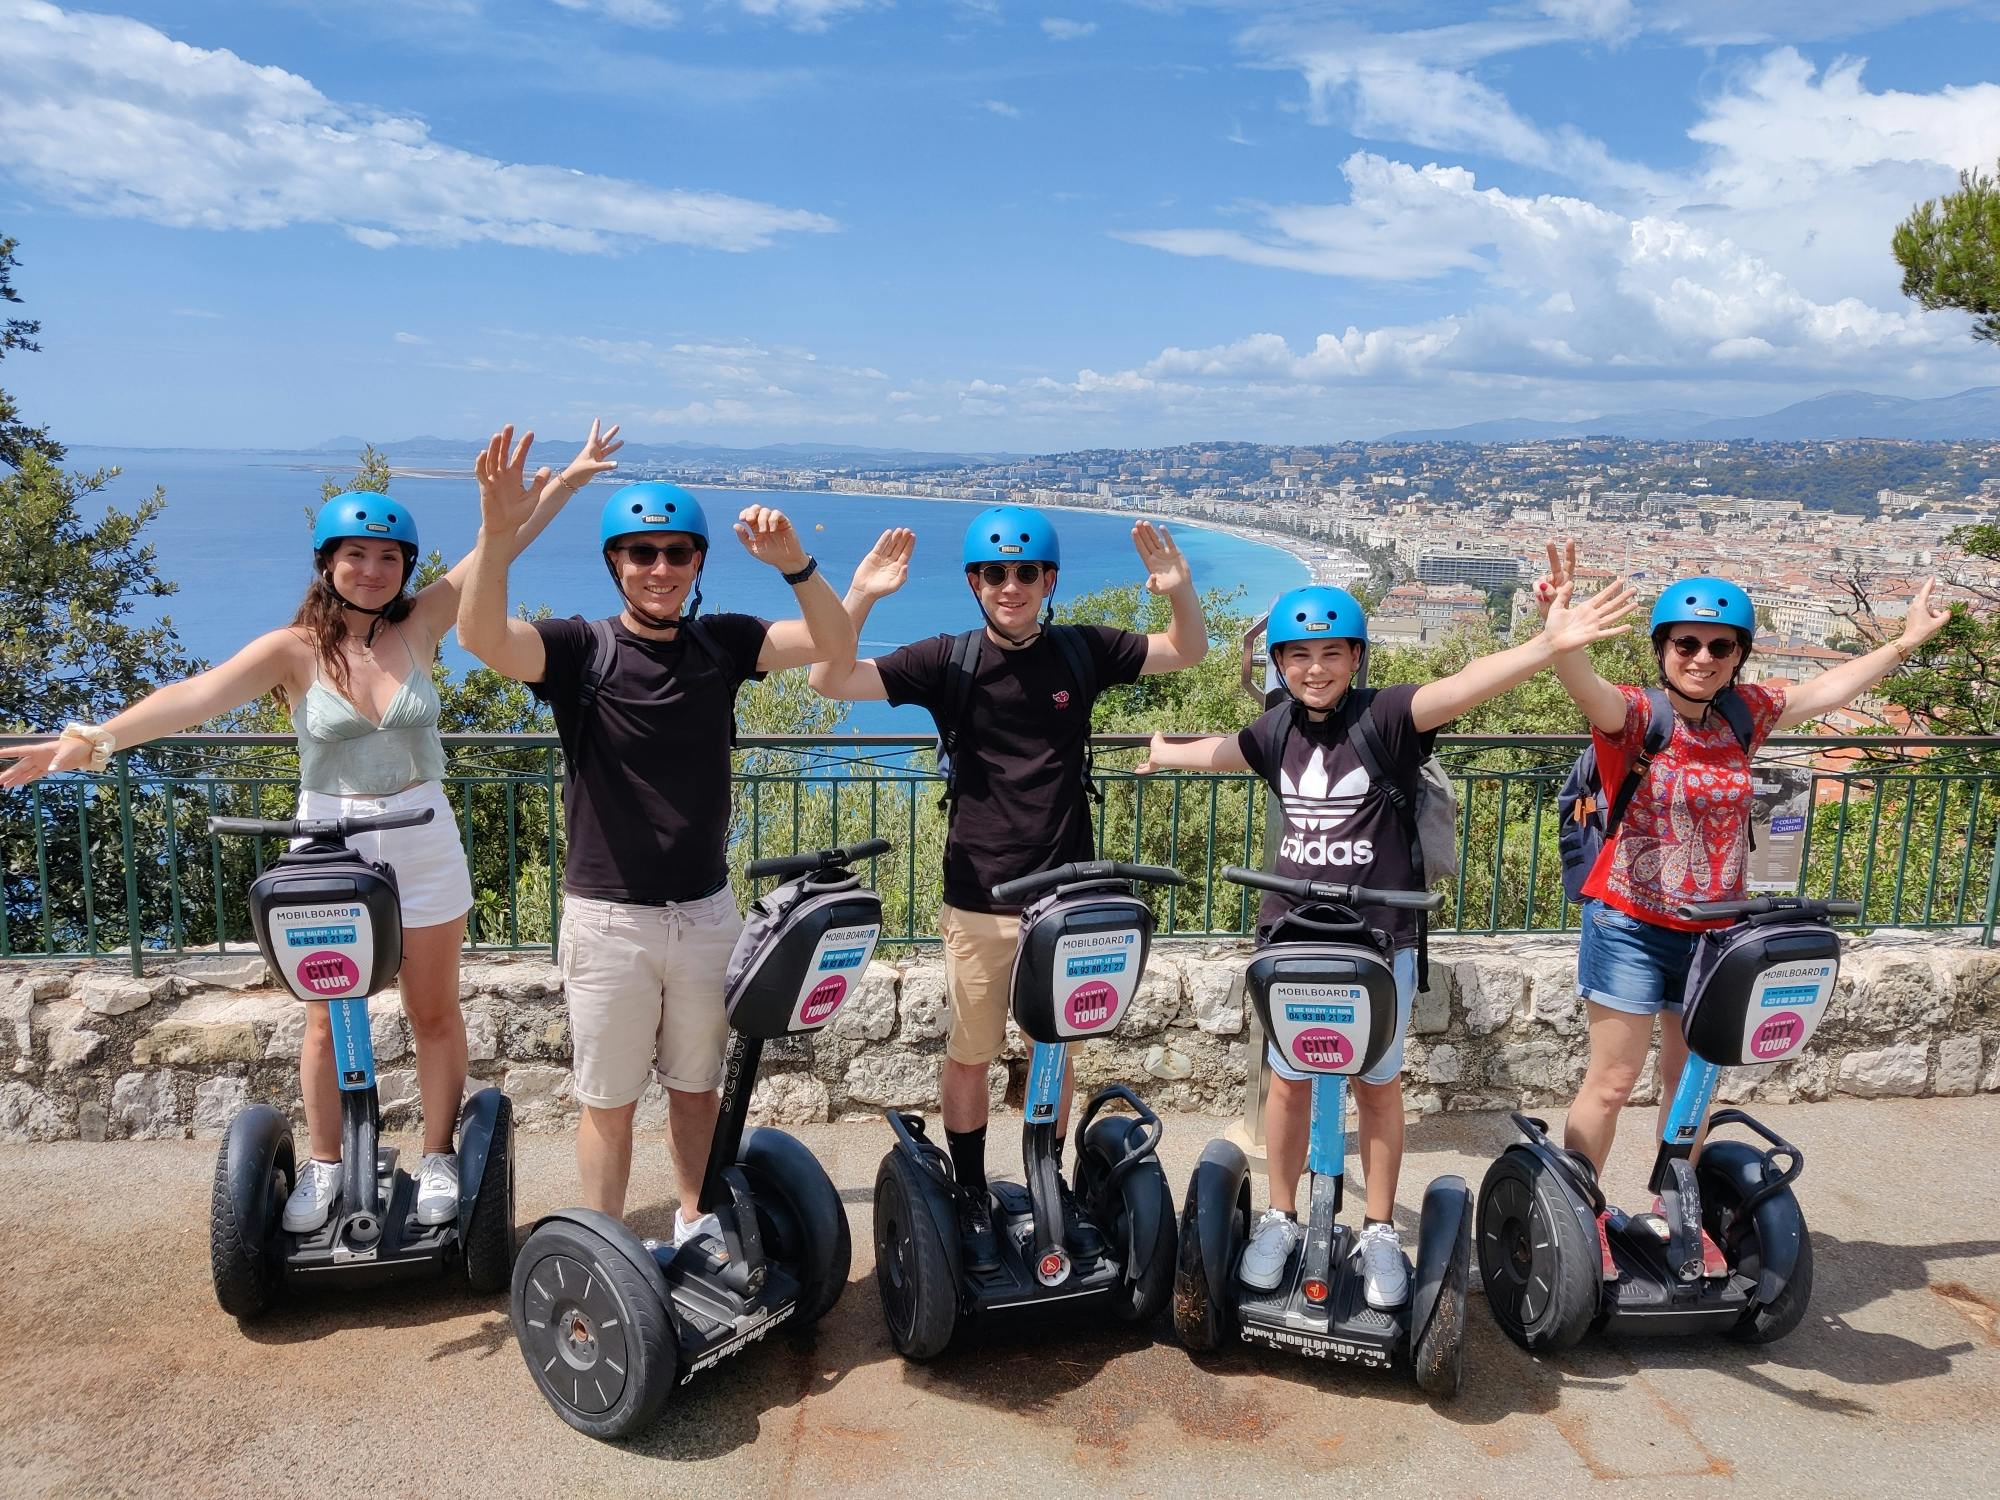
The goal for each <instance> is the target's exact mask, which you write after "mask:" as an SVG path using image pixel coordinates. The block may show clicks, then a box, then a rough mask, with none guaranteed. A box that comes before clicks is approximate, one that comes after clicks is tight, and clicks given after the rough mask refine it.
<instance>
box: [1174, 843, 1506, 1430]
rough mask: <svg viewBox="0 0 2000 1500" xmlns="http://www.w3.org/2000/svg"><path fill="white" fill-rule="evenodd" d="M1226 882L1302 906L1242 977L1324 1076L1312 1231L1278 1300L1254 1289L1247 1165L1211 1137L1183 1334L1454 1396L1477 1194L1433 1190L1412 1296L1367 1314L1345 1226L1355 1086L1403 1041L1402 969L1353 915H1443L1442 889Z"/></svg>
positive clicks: (1184, 1259)
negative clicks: (1382, 1374) (1369, 910)
mask: <svg viewBox="0 0 2000 1500" xmlns="http://www.w3.org/2000/svg"><path fill="white" fill-rule="evenodd" d="M1222 878H1223V879H1224V880H1228V881H1232V882H1234V883H1235V884H1237V885H1245V886H1251V887H1254V888H1255V889H1258V890H1265V891H1276V892H1277V893H1279V894H1280V895H1282V896H1287V897H1289V898H1291V899H1292V900H1294V901H1296V902H1299V903H1300V904H1299V905H1298V906H1295V907H1293V908H1292V909H1291V910H1290V911H1288V912H1287V913H1286V914H1285V915H1284V916H1283V917H1282V918H1281V919H1280V920H1279V921H1278V923H1277V925H1276V926H1275V927H1274V928H1273V929H1272V931H1271V936H1270V941H1269V942H1268V943H1266V944H1265V945H1264V946H1263V947H1261V948H1260V949H1258V951H1257V955H1256V957H1254V958H1253V959H1251V961H1250V968H1249V970H1248V972H1247V973H1246V974H1245V976H1244V987H1245V988H1246V989H1248V990H1249V992H1250V1003H1251V1004H1252V1005H1254V1006H1256V1008H1257V1016H1258V1019H1259V1020H1261V1021H1262V1022H1263V1023H1264V1034H1265V1035H1266V1036H1268V1037H1270V1038H1271V1041H1272V1045H1274V1046H1276V1047H1277V1048H1278V1050H1279V1051H1280V1052H1281V1053H1282V1054H1283V1055H1284V1057H1285V1058H1286V1059H1287V1060H1288V1061H1289V1062H1290V1063H1291V1064H1292V1065H1293V1066H1295V1067H1297V1068H1298V1069H1300V1070H1301V1071H1303V1072H1306V1073H1309V1074H1311V1075H1312V1135H1311V1145H1310V1147H1309V1150H1308V1155H1307V1160H1306V1168H1307V1200H1306V1201H1307V1204H1308V1215H1307V1223H1306V1232H1305V1234H1304V1236H1303V1237H1302V1238H1301V1240H1300V1242H1299V1244H1298V1245H1297V1246H1295V1247H1294V1248H1293V1250H1292V1253H1291V1256H1290V1258H1289V1259H1288V1260H1287V1261H1286V1263H1285V1269H1284V1271H1283V1273H1282V1274H1281V1275H1280V1277H1279V1278H1278V1284H1277V1286H1276V1287H1274V1288H1273V1289H1272V1290H1270V1291H1268V1292H1266V1291H1260V1290H1258V1289H1256V1288H1254V1287H1247V1286H1245V1285H1243V1283H1242V1282H1241V1281H1240V1280H1238V1279H1237V1263H1238V1261H1239V1260H1240V1259H1241V1257H1242V1254H1243V1249H1244V1246H1245V1245H1246V1244H1248V1243H1249V1239H1250V1165H1249V1162H1248V1161H1246V1160H1245V1158H1244V1155H1243V1152H1242V1150H1241V1149H1240V1148H1238V1147H1237V1146H1236V1144H1235V1143H1234V1142H1232V1141H1226V1140H1214V1141H1210V1142H1209V1143H1208V1145H1207V1147H1206V1148H1204V1149H1203V1151H1202V1153H1201V1160H1200V1161H1199V1162H1198V1163H1196V1165H1195V1169H1194V1176H1193V1177H1192V1178H1191V1179H1189V1182H1188V1190H1187V1196H1186V1198H1184V1199H1183V1200H1182V1204H1181V1232H1180V1266H1179V1269H1178V1271H1177V1272H1176V1274H1175V1277H1174V1331H1175V1332H1176V1333H1177V1334H1179V1335H1180V1339H1181V1342H1182V1343H1184V1344H1186V1345H1187V1346H1188V1347H1189V1348H1190V1349H1204V1350H1206V1349H1216V1348H1219V1347H1221V1346H1223V1345H1225V1344H1228V1343H1231V1342H1233V1341H1234V1340H1236V1339H1238V1338H1241V1339H1243V1340H1244V1341H1246V1342H1248V1343H1253V1344H1263V1345H1268V1346H1270V1347H1272V1348H1277V1349H1288V1350H1290V1351H1291V1352H1292V1353H1294V1354H1302V1355H1306V1356H1309V1357H1311V1358H1314V1359H1327V1360H1336V1361H1341V1362H1345V1363H1353V1364H1359V1365H1367V1366H1371V1367H1373V1368H1376V1369H1383V1370H1387V1369H1393V1368H1398V1367H1400V1368H1404V1369H1407V1370H1408V1371H1409V1372H1410V1374H1411V1375H1412V1376H1413V1377H1414V1379H1415V1380H1416V1383H1417V1385H1418V1387H1419V1388H1420V1389H1421V1390H1423V1391H1424V1392H1425V1393H1426V1394H1427V1395H1432V1396H1443V1397H1450V1396H1455V1395H1457V1394H1458V1388H1459V1383H1460V1380H1461V1378H1462V1375H1463V1370H1464V1364H1465V1292H1466V1283H1467V1280H1468V1279H1469V1276H1470V1266H1471V1262H1472V1195H1471V1192H1470V1191H1469V1190H1468V1189H1467V1187H1466V1185H1465V1179H1463V1178H1462V1177H1439V1178H1437V1179H1435V1180H1434V1181H1433V1182H1432V1183H1431V1185H1430V1187H1429V1188H1428V1189H1426V1190H1425V1192H1424V1205H1423V1214H1422V1217H1421V1218H1420V1219H1419V1220H1418V1224H1417V1264H1416V1271H1415V1274H1414V1275H1413V1276H1412V1277H1411V1278H1410V1295H1409V1300H1408V1301H1406V1302H1405V1303H1404V1304H1403V1305H1402V1306H1401V1307H1396V1308H1388V1309H1381V1308H1375V1307H1370V1306H1369V1305H1368V1302H1367V1300H1366V1297H1365V1296H1364V1294H1363V1278H1362V1275H1361V1270H1360V1266H1359V1263H1358V1249H1357V1245H1356V1242H1355V1237H1354V1235H1353V1234H1352V1233H1351V1232H1350V1231H1349V1229H1348V1228H1347V1226H1346V1225H1345V1224H1341V1223H1337V1222H1336V1215H1338V1214H1339V1212H1340V1207H1341V1199H1342V1188H1343V1184H1344V1183H1345V1181H1346V1178H1345V1171H1344V1169H1345V1165H1346V1156H1347V1080H1348V1079H1349V1078H1350V1077H1353V1076H1355V1075H1357V1074H1362V1073H1366V1072H1367V1071H1368V1070H1369V1069H1370V1068H1372V1067H1374V1066H1376V1065H1377V1064H1378V1063H1379V1062H1381V1060H1382V1056H1383V1054H1384V1053H1386V1052H1387V1051H1388V1050H1389V1048H1390V1047H1391V1046H1393V1045H1394V1044H1395V1040H1396V974H1395V970H1394V968H1393V962H1394V953H1393V951H1392V950H1391V948H1390V943H1389V937H1388V934H1386V933H1384V932H1383V931H1382V930H1381V929H1379V928H1371V927H1369V926H1368V924H1367V923H1366V922H1365V921H1364V920H1363V919H1362V917H1361V916H1360V915H1359V914H1358V913H1357V912H1356V911H1355V909H1354V908H1355V907H1357V906H1392V907H1399V908H1403V909H1405V910H1409V911H1436V910H1437V909H1438V907H1439V906H1441V905H1443V903H1444V898H1443V897H1442V896H1438V895H1436V894H1433V893H1430V892H1419V891H1378V890H1370V889H1368V888H1366V887H1363V886H1357V885H1334V884H1329V883H1328V882H1326V881H1320V880H1293V879H1287V878H1286V877H1284V876H1279V875H1267V874H1264V873H1263V872H1261V871H1257V870H1245V869H1240V868H1238V867H1236V866H1234V865H1232V866H1230V867H1228V868H1226V869H1224V870H1223V872H1222Z"/></svg>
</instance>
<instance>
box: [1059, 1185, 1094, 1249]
mask: <svg viewBox="0 0 2000 1500" xmlns="http://www.w3.org/2000/svg"><path fill="white" fill-rule="evenodd" d="M1056 1190H1057V1192H1058V1193H1060V1194H1061V1196H1062V1209H1063V1243H1064V1244H1065V1245H1067V1246H1068V1247H1069V1253H1070V1254H1071V1255H1072V1256H1074V1257H1075V1258H1076V1259H1078V1260H1096V1259H1097V1257H1098V1256H1100V1255H1102V1254H1103V1253H1104V1236H1103V1235H1101V1234H1099V1233H1098V1232H1097V1226H1096V1225H1095V1224H1093V1223H1091V1222H1090V1221H1089V1220H1088V1219H1086V1218H1085V1217H1084V1216H1083V1210H1082V1209H1080V1208H1078V1207H1077V1205H1076V1194H1075V1193H1072V1192H1071V1191H1070V1188H1069V1183H1068V1182H1067V1181H1065V1180H1064V1179H1063V1178H1060V1177H1058V1178H1057V1179H1056Z"/></svg>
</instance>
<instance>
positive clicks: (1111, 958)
mask: <svg viewBox="0 0 2000 1500" xmlns="http://www.w3.org/2000/svg"><path fill="white" fill-rule="evenodd" d="M1052 962H1053V969H1054V972H1053V973H1052V974H1051V975H1050V981H1049V993H1050V994H1051V995H1053V996H1054V997H1055V1011H1056V1016H1055V1021H1056V1032H1057V1034H1058V1035H1059V1036H1063V1037H1077V1036H1102V1035H1104V1034H1105V1033H1106V1032H1108V1031H1110V1030H1111V1029H1112V1028H1113V1027H1114V1026H1116V1025H1117V1024H1118V1018H1119V1017H1120V1016H1122V1015H1123V1014H1125V1007H1126V1006H1127V1005H1129V1004H1131V1003H1132V996H1133V994H1134V993H1135V992H1136V991H1137V990H1138V988H1139V929H1138V928H1137V927H1128V928H1124V929H1123V930H1120V931H1113V932H1073V933H1068V934H1066V935H1065V936H1063V937H1060V938H1057V939H1056V948H1055V957H1054V959H1053V961H1052Z"/></svg>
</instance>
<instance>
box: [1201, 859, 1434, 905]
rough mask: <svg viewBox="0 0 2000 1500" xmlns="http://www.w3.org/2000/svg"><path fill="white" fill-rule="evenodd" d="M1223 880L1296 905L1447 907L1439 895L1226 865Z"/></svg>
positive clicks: (1429, 892)
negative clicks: (1335, 903)
mask: <svg viewBox="0 0 2000 1500" xmlns="http://www.w3.org/2000/svg"><path fill="white" fill-rule="evenodd" d="M1222 878H1223V879H1224V880H1227V881H1229V882H1230V883H1231V884H1232V885H1247V886H1252V887H1255V888H1256V889H1257V890H1260V891H1276V892H1277V893H1278V894H1279V895H1281V896H1290V897H1291V898H1292V899H1293V900H1294V901H1312V900H1321V901H1337V902H1339V903H1340V904H1341V905H1343V906H1387V907H1391V908H1394V909H1395V910H1398V911H1436V910H1437V909H1438V908H1439V907H1441V906H1443V905H1444V896H1443V895H1442V894H1440V893H1439V892H1437V891H1384V890H1377V889H1376V888H1375V887H1373V886H1367V885H1340V884H1337V883H1336V882H1333V881H1329V880H1299V879H1294V878H1292V877H1289V876H1285V875H1273V874H1270V873H1269V872H1267V871H1264V870H1249V869H1245V868H1244V867H1243V866H1242V865H1224V866H1223V869H1222Z"/></svg>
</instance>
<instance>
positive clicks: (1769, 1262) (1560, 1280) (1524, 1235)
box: [1478, 896, 1861, 1350]
mask: <svg viewBox="0 0 2000 1500" xmlns="http://www.w3.org/2000/svg"><path fill="white" fill-rule="evenodd" d="M1860 911H1861V908H1860V906H1859V905H1858V904H1856V903H1854V902H1851V901H1809V900H1804V899H1802V898H1799V897H1792V896H1769V897H1759V898H1757V899H1755V900H1750V901H1716V902H1705V903H1701V904H1695V905H1688V906H1683V907H1681V908H1680V914H1681V916H1683V917H1685V918H1688V919H1690V920H1693V919H1697V918H1703V917H1735V918H1739V919H1740V920H1738V921H1737V922H1736V924H1735V925H1734V926H1731V927H1727V928H1723V929H1711V930H1709V931H1706V932H1704V933H1702V935H1701V937H1700V939H1699V941H1698V943H1697V946H1696V950H1695V958H1694V963H1693V965H1692V966H1691V968H1690V970H1689V973H1688V987H1687V1002H1686V1008H1685V1010H1684V1013H1683V1016H1682V1022H1681V1024H1682V1027H1683V1029H1684V1032H1685V1034H1686V1037H1687V1043H1688V1052H1689V1056H1688V1060H1687V1066H1686V1068H1685V1070H1684V1071H1683V1072H1682V1073H1681V1081H1680V1086H1679V1087H1678V1088H1677V1089H1676V1090H1675V1091H1674V1099H1673V1106H1672V1108H1671V1109H1670V1111H1669V1112H1668V1115H1667V1120H1666V1124H1665V1126H1664V1127H1663V1129H1662V1131H1661V1136H1660V1149H1659V1153H1658V1155H1657V1156H1656V1157H1655V1158H1654V1162H1653V1175H1652V1179H1651V1182H1650V1184H1649V1185H1650V1186H1651V1188H1652V1190H1653V1191H1654V1192H1655V1193H1657V1194H1658V1195H1659V1200H1660V1211H1659V1212H1657V1213H1648V1214H1642V1215H1627V1214H1625V1213H1624V1212H1622V1211H1621V1210H1619V1209H1616V1208H1611V1207H1609V1206H1608V1205H1607V1204H1606V1202H1605V1199H1604V1193H1603V1191H1602V1189H1601V1188H1600V1187H1599V1185H1598V1181H1597V1173H1596V1171H1595V1170H1594V1169H1593V1168H1592V1166H1591V1163H1590V1160H1589V1158H1587V1157H1586V1156H1584V1155H1583V1153H1582V1152H1580V1151H1572V1150H1566V1149H1564V1148H1563V1147H1561V1146H1558V1145H1557V1144H1556V1143H1555V1142H1554V1141H1552V1140H1550V1139H1549V1135H1548V1126H1547V1124H1546V1123H1545V1122H1544V1121H1541V1120H1538V1119H1532V1118H1530V1117H1528V1116H1527V1115H1524V1114H1515V1115H1514V1116H1513V1120H1514V1124H1515V1125H1516V1126H1518V1127H1519V1128H1520V1131H1521V1134H1522V1135H1523V1136H1524V1137H1526V1139H1524V1140H1520V1141H1516V1142H1514V1143H1513V1144H1512V1145H1510V1146H1509V1147H1508V1148H1507V1149H1506V1151H1505V1152H1503V1153H1502V1154H1501V1156H1500V1159H1499V1160H1498V1161H1496V1162H1494V1163H1493V1165H1492V1167H1490V1168H1489V1169H1488V1170H1487V1173H1486V1180H1485V1182H1483V1183H1482V1184H1481V1185H1480V1188H1479V1223H1478V1241H1479V1274H1480V1277H1481V1278H1482V1280H1483V1281H1484V1282H1485V1286H1486V1301H1487V1304H1488V1306H1490V1307H1491V1308H1492V1309H1493V1316H1494V1318H1495V1320H1497V1321H1498V1322H1499V1324H1500V1327H1501V1328H1502V1329H1503V1330H1504V1331H1505V1332H1506V1334H1507V1336H1508V1337H1509V1338H1511V1339H1513V1340H1514V1342H1515V1343H1517V1344H1519V1345H1520V1346H1521V1347H1522V1348H1524V1349H1534V1350H1541V1349H1566V1348H1568V1347H1570V1346H1571V1345H1573V1344H1575V1343H1576V1342H1577V1341H1578V1340H1579V1339H1581V1338H1582V1337H1583V1336H1584V1334H1585V1333H1587V1332H1588V1331H1590V1330H1591V1329H1592V1328H1602V1329H1605V1330H1607V1331H1611V1332H1618V1333H1635V1334H1659V1333H1699V1332H1716V1333H1721V1334H1724V1335H1725V1336H1727V1337H1730V1338H1734V1339H1738V1340H1741V1341H1743V1342H1746V1343H1755V1344H1764V1343H1769V1342H1771V1341H1772V1340H1774V1339H1780V1338H1783V1337H1784V1336H1785V1335H1786V1334H1787V1333H1790V1332H1791V1331H1792V1329H1793V1328H1795V1327H1797V1326H1798V1322H1799V1319H1801V1318H1802V1317H1804V1316H1805V1311H1806V1302H1807V1300H1808V1299H1809V1298H1810V1297H1811V1295H1812V1278H1813V1262H1812V1238H1811V1236H1810V1235H1809V1234H1808V1233H1807V1231H1806V1223H1805V1217H1804V1215H1803V1214H1801V1213H1800V1212H1799V1204H1798V1199H1797V1198H1795V1197H1794V1196H1793V1195H1792V1183H1793V1182H1794V1181H1796V1180H1797V1178H1798V1175H1799V1172H1800V1170H1801V1169H1802V1168H1803V1167H1804V1165H1805V1157H1804V1154H1803V1153H1802V1152H1801V1151H1800V1150H1799V1148H1798V1147H1797V1146H1795V1145H1793V1144H1792V1143H1791V1142H1790V1141H1787V1140H1785V1139H1784V1138H1782V1137H1781V1136H1779V1135H1777V1134H1776V1133H1775V1132H1773V1131H1771V1130H1769V1129H1767V1128H1766V1127H1765V1126H1763V1125H1761V1124H1759V1123H1758V1122H1757V1121H1756V1120H1754V1119H1752V1118H1751V1117H1750V1116H1749V1115H1748V1114H1746V1113H1744V1112H1743V1111H1742V1110H1740V1109H1724V1110H1718V1111H1717V1112H1716V1113H1715V1115H1714V1116H1712V1117H1709V1116H1708V1106H1709V1101H1710V1100H1711V1099H1712V1098H1713V1097H1714V1094H1715V1085H1716V1080H1717V1078H1718V1076H1719V1075H1720V1072H1721V1070H1722V1069H1723V1068H1729V1067H1743V1066H1752V1065H1758V1064H1764V1063H1775V1062H1783V1061H1784V1060H1785V1059H1786V1058H1790V1057H1796V1056H1797V1055H1798V1054H1799V1053H1800V1051H1801V1050H1802V1049H1803V1048H1804V1047H1805V1044H1806V1043H1807V1042H1808V1041H1809V1040H1810V1039H1811V1037H1812V1034H1813V1032H1814V1030H1815V1029H1816V1028H1817V1027H1818V1025H1819V1023H1820V1020H1821V1018H1822V1017H1823V1016H1824V1015H1825V1014H1826V1006H1827V1002H1828V1001H1829V1000H1830V999H1831V998H1832V996H1833V986H1834V980H1835V979H1836V978H1837V977H1838V975H1839V972H1840V938H1839V935H1838V934H1837V933H1835V932H1834V930H1833V928H1832V926H1831V925H1830V924H1831V919H1832V918H1834V917H1852V916H1858V915H1859V914H1860ZM1705 1117H1707V1118H1708V1123H1709V1125H1710V1127H1711V1128H1713V1127H1716V1126H1721V1125H1738V1126H1741V1127H1742V1128H1743V1129H1745V1130H1747V1131H1749V1132H1750V1133H1751V1134H1753V1135H1756V1136H1758V1137H1760V1138H1761V1139H1762V1140H1763V1141H1764V1142H1765V1145H1764V1147H1763V1148H1762V1149H1760V1148H1758V1147H1756V1146H1753V1145H1751V1144H1749V1143H1748V1142H1745V1141H1741V1140H1711V1141H1709V1142H1708V1143H1707V1144H1706V1145H1704V1146H1703V1147H1702V1148H1701V1155H1700V1157H1699V1159H1697V1160H1694V1161H1692V1162H1690V1159H1689V1158H1690V1157H1691V1156H1692V1155H1693V1152H1694V1146H1695V1142H1696V1140H1697V1138H1698V1137H1699V1136H1700V1134H1701V1129H1702V1121H1703V1119H1704V1118H1705ZM1600 1219H1601V1220H1602V1222H1603V1226H1604V1230H1603V1235H1602V1237H1601V1238H1600V1236H1599V1232H1598V1224H1599V1221H1600Z"/></svg>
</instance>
